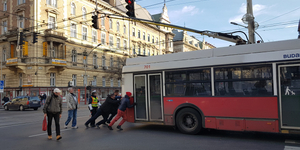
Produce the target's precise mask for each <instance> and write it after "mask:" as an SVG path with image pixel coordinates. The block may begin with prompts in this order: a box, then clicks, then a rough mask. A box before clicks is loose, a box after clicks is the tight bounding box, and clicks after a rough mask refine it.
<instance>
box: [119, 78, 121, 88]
mask: <svg viewBox="0 0 300 150" xmlns="http://www.w3.org/2000/svg"><path fill="white" fill-rule="evenodd" d="M118 87H121V80H120V79H119V80H118Z"/></svg>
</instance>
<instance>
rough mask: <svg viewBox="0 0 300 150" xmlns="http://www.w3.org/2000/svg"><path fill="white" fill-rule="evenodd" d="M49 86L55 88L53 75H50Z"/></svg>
mask: <svg viewBox="0 0 300 150" xmlns="http://www.w3.org/2000/svg"><path fill="white" fill-rule="evenodd" d="M50 86H55V73H50Z"/></svg>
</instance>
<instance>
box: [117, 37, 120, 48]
mask: <svg viewBox="0 0 300 150" xmlns="http://www.w3.org/2000/svg"><path fill="white" fill-rule="evenodd" d="M117 48H120V39H119V38H117Z"/></svg>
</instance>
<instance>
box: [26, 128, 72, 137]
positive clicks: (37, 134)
mask: <svg viewBox="0 0 300 150" xmlns="http://www.w3.org/2000/svg"><path fill="white" fill-rule="evenodd" d="M68 130H72V129H63V130H60V132H64V131H68ZM52 133H55V131H52ZM47 134H48V133H47V132H46V133H41V134H35V135H30V136H28V137H30V138H32V137H37V136H42V135H47Z"/></svg>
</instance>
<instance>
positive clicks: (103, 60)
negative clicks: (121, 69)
mask: <svg viewBox="0 0 300 150" xmlns="http://www.w3.org/2000/svg"><path fill="white" fill-rule="evenodd" d="M105 62H106V58H105V56H102V66H106V63H105Z"/></svg>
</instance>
